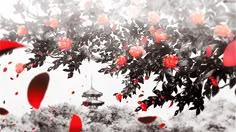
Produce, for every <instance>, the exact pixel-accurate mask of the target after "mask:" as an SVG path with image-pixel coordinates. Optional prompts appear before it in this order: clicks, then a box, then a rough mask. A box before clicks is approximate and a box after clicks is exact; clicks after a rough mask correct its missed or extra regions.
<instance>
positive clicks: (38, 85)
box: [27, 72, 49, 109]
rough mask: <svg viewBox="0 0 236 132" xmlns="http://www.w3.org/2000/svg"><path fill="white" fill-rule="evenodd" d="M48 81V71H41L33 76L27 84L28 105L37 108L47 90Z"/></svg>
mask: <svg viewBox="0 0 236 132" xmlns="http://www.w3.org/2000/svg"><path fill="white" fill-rule="evenodd" d="M48 83H49V75H48V73H46V72H45V73H41V74H38V75H37V76H35V77H34V78H33V79H32V80H31V82H30V84H29V86H28V93H27V96H28V101H29V103H30V105H31V106H32V107H34V108H36V109H39V107H40V104H41V102H42V100H43V98H44V95H45V93H46V91H47V87H48Z"/></svg>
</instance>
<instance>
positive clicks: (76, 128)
mask: <svg viewBox="0 0 236 132" xmlns="http://www.w3.org/2000/svg"><path fill="white" fill-rule="evenodd" d="M81 131H82V120H81V119H80V117H79V116H77V115H75V114H73V115H72V119H71V121H70V128H69V132H81Z"/></svg>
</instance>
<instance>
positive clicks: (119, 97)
mask: <svg viewBox="0 0 236 132" xmlns="http://www.w3.org/2000/svg"><path fill="white" fill-rule="evenodd" d="M116 100H118V101H120V102H121V100H122V94H121V93H118V94H116Z"/></svg>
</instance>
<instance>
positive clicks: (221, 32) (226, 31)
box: [214, 24, 231, 37]
mask: <svg viewBox="0 0 236 132" xmlns="http://www.w3.org/2000/svg"><path fill="white" fill-rule="evenodd" d="M214 32H215V34H216V35H218V36H220V37H227V36H229V35H230V33H231V30H230V28H229V27H228V26H227V25H225V24H221V25H217V26H216V27H215V30H214Z"/></svg>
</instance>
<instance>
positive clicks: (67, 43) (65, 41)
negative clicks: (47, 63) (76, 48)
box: [57, 38, 73, 50]
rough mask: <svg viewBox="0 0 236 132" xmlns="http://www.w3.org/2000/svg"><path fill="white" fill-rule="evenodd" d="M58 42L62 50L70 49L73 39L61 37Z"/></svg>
mask: <svg viewBox="0 0 236 132" xmlns="http://www.w3.org/2000/svg"><path fill="white" fill-rule="evenodd" d="M57 43H58V46H59V48H60V49H61V50H68V49H70V47H71V45H72V43H73V41H72V40H71V39H69V38H59V40H58V42H57Z"/></svg>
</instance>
